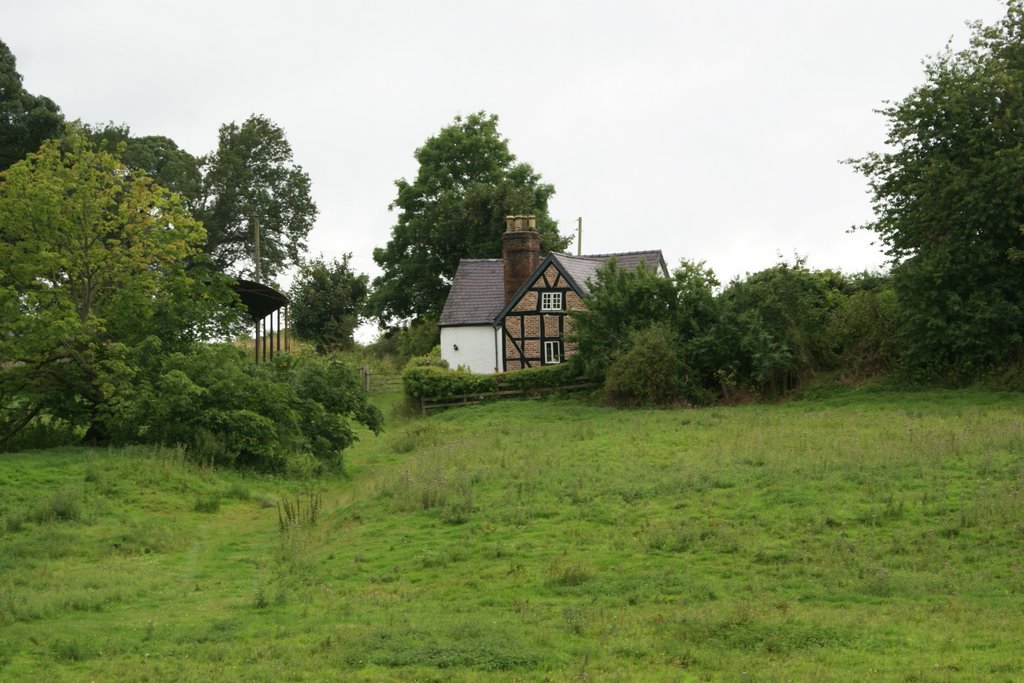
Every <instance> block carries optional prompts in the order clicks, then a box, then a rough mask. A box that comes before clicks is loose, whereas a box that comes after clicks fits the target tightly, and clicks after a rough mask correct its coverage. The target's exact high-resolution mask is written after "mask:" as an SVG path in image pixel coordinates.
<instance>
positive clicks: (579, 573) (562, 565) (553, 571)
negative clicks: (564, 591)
mask: <svg viewBox="0 0 1024 683" xmlns="http://www.w3.org/2000/svg"><path fill="white" fill-rule="evenodd" d="M593 575H594V572H593V570H592V569H591V568H590V566H589V565H588V564H587V563H585V562H583V561H581V560H576V559H573V558H570V557H569V556H567V555H559V556H558V557H556V558H555V559H554V560H552V561H551V564H550V565H549V566H548V584H549V585H552V586H579V585H580V584H582V583H584V582H586V581H589V580H590V579H591V578H593Z"/></svg>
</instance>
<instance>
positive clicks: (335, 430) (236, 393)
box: [114, 342, 382, 471]
mask: <svg viewBox="0 0 1024 683" xmlns="http://www.w3.org/2000/svg"><path fill="white" fill-rule="evenodd" d="M156 346H157V347H158V346H159V342H156ZM156 358H157V359H158V360H157V361H156V362H154V363H153V364H152V367H150V368H149V369H148V371H147V372H146V373H140V375H141V376H140V377H139V378H137V382H136V384H137V389H136V390H135V392H134V394H133V396H131V398H130V400H127V401H124V402H122V403H121V404H120V405H119V406H118V407H117V414H118V417H119V418H120V419H119V420H118V430H117V432H116V433H115V434H114V437H115V438H116V440H118V441H121V442H127V443H132V442H134V443H158V444H164V445H169V446H174V445H182V446H184V447H185V448H186V450H187V451H188V452H189V453H190V455H192V457H195V458H199V459H202V460H205V461H209V462H213V463H216V464H224V465H240V466H246V467H256V468H259V469H265V470H275V471H285V470H286V469H287V467H288V464H289V462H291V461H292V460H295V458H296V457H298V456H300V455H302V454H308V455H310V456H312V457H313V458H315V459H316V461H317V462H318V463H320V464H322V465H324V466H332V467H340V466H341V464H342V459H341V453H342V451H343V450H344V449H345V448H347V447H348V446H350V445H351V444H352V443H353V442H354V441H355V440H356V435H355V432H354V431H353V429H352V428H351V426H350V420H355V421H357V422H360V423H362V424H364V425H366V426H367V427H369V428H370V429H371V430H372V431H373V432H374V433H378V432H379V431H380V429H381V423H382V418H381V414H380V411H379V410H378V409H377V408H376V407H375V406H373V404H371V403H370V402H369V400H368V399H367V396H366V392H365V391H364V390H363V389H362V386H361V383H360V381H359V376H358V373H357V372H356V370H355V369H354V368H352V367H351V366H349V365H348V364H346V363H342V362H339V361H337V360H336V359H331V358H318V357H315V356H311V355H306V356H303V357H301V358H299V357H292V356H288V355H286V354H281V355H279V356H278V357H277V358H275V360H274V361H273V362H272V363H265V364H259V365H257V364H254V363H252V362H250V361H249V360H248V358H246V357H245V355H244V353H243V352H242V351H241V350H239V349H236V348H234V347H232V346H229V345H216V346H207V345H196V346H194V347H193V348H191V349H189V350H188V351H187V352H179V353H174V354H170V355H169V356H167V357H166V358H164V357H162V356H157V357H156Z"/></svg>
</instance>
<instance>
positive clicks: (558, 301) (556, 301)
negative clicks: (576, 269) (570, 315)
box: [540, 292, 562, 311]
mask: <svg viewBox="0 0 1024 683" xmlns="http://www.w3.org/2000/svg"><path fill="white" fill-rule="evenodd" d="M540 310H542V311H560V310H562V293H561V292H541V293H540Z"/></svg>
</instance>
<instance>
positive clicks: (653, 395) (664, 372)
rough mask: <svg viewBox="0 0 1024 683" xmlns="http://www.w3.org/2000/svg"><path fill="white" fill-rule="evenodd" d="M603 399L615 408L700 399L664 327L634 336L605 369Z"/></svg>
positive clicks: (634, 333) (684, 364)
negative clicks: (626, 347)
mask: <svg viewBox="0 0 1024 683" xmlns="http://www.w3.org/2000/svg"><path fill="white" fill-rule="evenodd" d="M604 398H605V400H606V401H607V402H608V403H610V404H611V405H616V406H624V407H631V406H664V405H672V404H675V403H680V402H684V401H686V402H690V401H694V400H699V399H702V398H703V396H702V394H701V393H700V391H699V390H698V389H697V388H696V387H695V385H694V384H693V383H692V382H691V381H690V378H689V377H688V368H687V366H686V362H685V360H684V359H683V357H682V354H681V352H680V350H679V344H678V341H677V339H676V336H675V334H673V332H672V330H671V329H670V328H669V327H668V325H665V324H663V323H655V324H654V325H651V326H650V327H648V328H646V329H643V330H640V331H638V332H633V333H632V334H631V335H630V341H629V348H628V350H626V351H625V352H624V353H620V354H619V355H618V356H617V357H616V358H615V360H614V361H613V362H612V364H611V366H610V367H609V368H608V373H607V376H606V377H605V381H604Z"/></svg>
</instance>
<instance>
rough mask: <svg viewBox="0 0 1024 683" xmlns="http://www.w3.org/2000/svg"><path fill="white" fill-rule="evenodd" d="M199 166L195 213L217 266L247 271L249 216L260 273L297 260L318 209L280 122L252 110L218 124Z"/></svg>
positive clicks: (249, 268) (271, 273) (275, 270)
mask: <svg viewBox="0 0 1024 683" xmlns="http://www.w3.org/2000/svg"><path fill="white" fill-rule="evenodd" d="M203 170H204V175H203V197H202V200H201V201H200V202H199V204H198V205H197V206H196V207H195V209H194V213H195V215H196V217H197V218H200V219H201V220H202V221H203V224H204V225H205V226H206V232H207V240H206V251H207V252H208V253H209V254H210V256H211V257H212V258H213V260H214V262H215V263H216V264H217V265H218V266H219V267H220V268H221V269H223V270H225V271H229V272H232V273H233V274H236V275H243V274H251V273H252V272H253V270H254V269H253V232H254V222H258V225H259V231H260V236H261V237H260V270H261V274H262V275H263V276H264V278H268V277H273V276H274V275H275V274H277V273H279V272H281V270H283V269H284V268H286V267H288V266H289V265H293V264H297V263H298V262H299V258H300V257H301V255H302V254H303V252H305V250H306V236H307V235H308V234H309V231H310V230H311V229H312V227H313V223H314V221H315V220H316V214H317V209H316V205H315V204H314V203H313V199H312V197H311V196H310V182H309V175H307V174H306V172H305V171H304V170H302V167H301V166H298V165H296V164H294V163H293V160H292V147H291V145H290V144H289V143H288V140H287V139H286V138H285V134H284V130H283V129H282V128H281V127H280V126H278V125H277V124H275V123H274V122H273V121H271V120H270V119H268V118H266V117H264V116H257V115H255V114H254V115H253V116H250V117H249V118H248V119H246V120H245V121H244V122H243V123H242V124H241V125H239V124H237V123H234V122H232V123H228V124H225V125H223V126H221V128H220V135H219V140H218V144H217V149H216V150H215V151H214V152H212V153H211V154H210V155H209V156H208V157H207V158H206V159H205V163H204V168H203Z"/></svg>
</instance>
